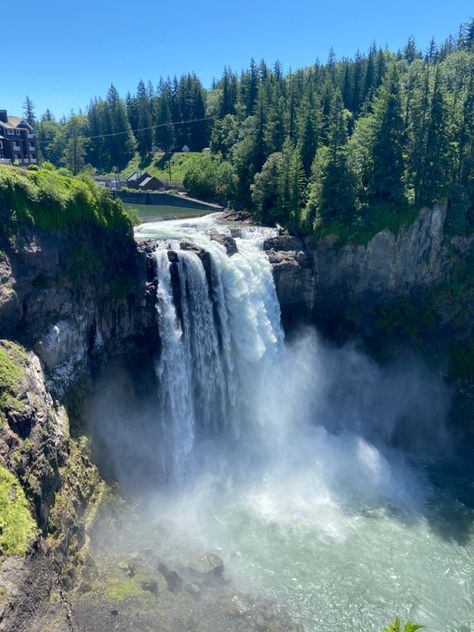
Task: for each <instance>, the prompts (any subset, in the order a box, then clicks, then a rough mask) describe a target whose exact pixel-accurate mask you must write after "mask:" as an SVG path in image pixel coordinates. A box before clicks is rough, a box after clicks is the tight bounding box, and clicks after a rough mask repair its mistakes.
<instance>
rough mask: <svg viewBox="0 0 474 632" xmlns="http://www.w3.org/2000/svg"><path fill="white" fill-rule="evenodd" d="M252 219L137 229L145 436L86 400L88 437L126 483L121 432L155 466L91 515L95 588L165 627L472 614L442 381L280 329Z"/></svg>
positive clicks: (459, 459)
mask: <svg viewBox="0 0 474 632" xmlns="http://www.w3.org/2000/svg"><path fill="white" fill-rule="evenodd" d="M268 231H271V229H259V228H257V227H255V228H245V229H239V228H236V227H232V228H229V227H226V226H225V225H223V224H221V223H220V221H219V217H218V216H207V217H205V218H200V219H193V220H186V221H173V222H166V223H158V222H157V223H155V224H144V225H142V226H140V227H138V228H137V229H136V234H137V238H139V239H147V240H157V248H156V251H155V261H156V274H157V279H158V284H157V298H156V301H157V303H156V304H157V313H158V326H159V332H160V351H159V355H158V357H157V358H156V359H155V366H154V369H155V375H156V393H153V398H152V399H153V406H152V412H151V413H150V414H149V415H148V417H149V423H150V424H154V425H155V426H156V428H157V433H158V434H157V440H156V441H157V443H156V445H150V443H151V442H150V441H149V440H143V441H142V442H141V441H140V437H138V436H134V437H133V440H132V439H131V438H130V423H131V422H130V419H129V418H128V417H127V419H126V420H123V421H119V420H112V421H113V426H111V428H113V432H110V431H109V430H110V428H108V427H107V425H104V424H105V422H104V419H103V417H101V418H100V425H101V428H102V429H104V428H105V430H106V431H107V432H104V433H103V434H102V435H101V441H102V442H103V443H104V444H105V445H106V447H107V449H108V450H109V452H110V454H113V452H114V450H115V451H116V455H117V463H118V464H119V465H118V466H117V469H116V472H115V476H116V479H117V481H118V483H119V485H122V486H123V488H124V489H126V488H127V486H129V484H130V482H131V481H132V479H134V477H135V479H136V480H134V481H133V482H134V483H135V484H134V485H133V488H134V489H135V490H136V489H139V488H140V484H141V479H140V469H139V468H137V469H136V470H134V468H133V467H132V466H130V467H127V468H121V467H120V464H121V463H122V462H123V454H124V450H125V451H126V449H127V446H128V449H129V450H130V449H131V447H130V446H131V445H133V451H134V454H135V455H137V456H138V460H140V465H143V464H144V463H145V462H147V461H152V460H153V459H159V460H160V461H161V464H162V470H163V472H164V476H165V477H166V479H167V481H168V482H167V483H166V484H163V483H162V484H158V483H157V484H156V486H155V489H150V487H152V488H153V486H150V484H149V483H150V481H149V480H148V481H147V483H148V484H147V486H146V491H143V494H138V493H135V495H134V496H133V500H132V498H131V497H130V496H128V497H127V496H126V497H125V498H126V500H122V501H120V502H118V501H117V502H115V503H111V505H109V507H108V508H106V509H105V510H104V513H103V515H102V517H101V518H100V519H99V520H98V521H97V524H96V526H95V528H94V533H93V538H92V544H93V547H92V550H93V554H94V557H95V560H96V563H97V567H98V569H99V578H100V580H99V587H100V590H99V592H100V591H102V593H101V594H103V595H105V597H106V599H109V601H107V604H110V603H111V602H110V599H112V600H113V599H116V601H118V602H119V603H120V604H122V605H120V606H117V611H118V612H120V611H121V609H122V608H124V609H125V606H123V604H129V605H130V604H134V603H136V604H140V603H141V604H142V606H143V607H142V610H143V612H144V613H145V614H146V613H147V612H148V613H151V612H152V611H153V612H154V614H150V617H151V619H150V620H147V621H146V622H145V623H146V625H152V623H153V621H154V622H155V624H156V623H157V622H158V621H160V622H161V624H162V626H163V629H164V630H168V629H169V630H178V629H180V630H181V629H183V630H187V629H189V630H213V632H216V631H217V630H221V629H222V630H275V631H276V630H280V629H282V630H283V629H285V630H292V629H295V630H296V629H298V627H297V626H302V628H303V629H305V630H307V631H310V632H319V631H322V630H324V632H341V631H345V630H348V631H349V630H351V631H361V632H362V631H364V632H377V631H380V630H382V629H383V628H384V627H385V626H386V625H388V624H389V623H390V622H391V621H393V620H394V619H395V617H397V616H398V617H400V618H401V619H402V620H407V619H411V620H413V621H415V622H417V623H420V624H423V625H425V626H426V627H427V630H429V631H430V632H448V631H449V632H469V631H472V630H473V629H474V527H473V525H474V482H473V481H474V471H473V470H474V468H473V465H472V463H473V460H472V451H469V450H468V449H467V448H466V452H465V453H464V454H462V455H460V454H459V453H458V452H456V450H455V449H454V448H453V446H452V444H451V441H450V438H449V434H448V432H447V430H446V427H445V424H444V421H445V416H446V411H447V409H448V407H449V397H450V393H449V389H448V388H447V387H446V386H445V385H444V383H443V381H442V379H441V377H440V376H439V375H437V374H434V373H432V371H431V370H430V369H429V368H427V367H426V366H425V365H424V364H423V362H422V361H421V360H420V359H419V358H417V357H415V356H413V357H412V356H410V357H403V360H400V359H398V360H394V362H393V363H391V364H390V363H389V364H386V365H384V366H380V365H378V364H377V363H376V362H375V361H374V360H373V359H371V358H369V357H367V356H366V355H364V354H363V353H362V352H361V351H360V350H359V349H358V347H357V345H356V344H354V343H348V344H346V345H344V346H343V347H335V346H334V345H332V344H330V343H328V342H327V341H325V340H323V339H322V338H321V337H320V336H319V335H318V334H317V333H316V332H315V331H314V330H312V329H310V328H309V329H308V328H307V329H304V330H301V331H299V332H294V333H293V335H292V337H291V340H290V341H287V340H285V335H284V332H283V331H282V328H281V325H280V318H279V305H278V300H277V298H276V293H275V288H274V285H273V279H272V271H271V266H270V264H269V262H268V260H267V258H266V255H265V253H264V252H263V250H262V242H263V238H264V237H265V236H268V235H269V234H272V233H271V232H268ZM213 232H220V233H222V234H224V235H226V236H231V237H232V238H233V239H234V240H235V244H236V247H237V252H235V253H233V254H232V255H230V254H229V253H228V252H227V250H226V248H225V246H224V245H223V244H222V243H220V242H219V241H215V240H212V239H211V237H212V233H213ZM184 242H185V243H186V244H187V245H186V246H185V247H184V249H183V248H182V246H181V244H182V243H184ZM189 243H191V244H193V245H194V246H195V248H193V247H189ZM203 253H206V254H205V255H204V254H203ZM148 417H147V419H148ZM132 421H133V420H132ZM122 436H123V437H124V439H123V441H121V437H122ZM118 446H120V450H119V447H118ZM124 470H126V471H124ZM143 487H144V488H145V486H143ZM202 556H211V557H207V558H206V559H205V561H206V563H210V564H211V567H212V568H211V571H212V572H211V576H212V582H211V583H210V584H207V583H206V581H207V580H206V581H205V580H204V579H203V576H206V572H204V574H203V572H202V571H196V563H195V562H193V560H196V559H201V562H202ZM212 556H214V557H212ZM217 560H221V562H222V566H223V569H221V570H218V571H216V574H215V575H214V574H212V573H214V571H213V570H212V569H216V568H217V567H219V568H220V566H221V564H220V562H218V561H217ZM160 564H161V566H160ZM213 565H214V566H213ZM193 568H194V570H193ZM160 569H161V570H160ZM193 572H195V573H196V572H197V573H198V574H197V575H194V579H193V575H192V573H193ZM173 573H175V574H173ZM199 573H201V575H199ZM196 577H198V579H196ZM137 578H138V579H137ZM177 578H179V579H177ZM137 581H138V584H137ZM170 581H171V582H177V583H178V584H179V588H176V591H174V590H173V589H172V587H170V586H171V585H170ZM134 582H135V583H134ZM180 582H181V583H180ZM216 582H217V583H216ZM173 585H177V584H173ZM193 586H194V587H193ZM173 592H176V595H178V594H179V595H180V597H179V598H177V599H179V600H181V601H179V604H180V605H179V607H178V606H173V605H170V604H171V601H169V600H170V599H171V596H170V595H171V593H173ZM142 593H147V594H142ZM150 593H153V594H154V593H156V595H154V597H153V598H152V597H150ZM88 594H89V596H88V597H87V598H85V599H86V600H87V599H89V602H88V604H89V605H88V607H89V608H90V607H91V605H90V604H91V601H90V600H91V599H92V600H93V599H94V592H93V591H92V593H88ZM160 595H162V598H163V601H162V603H161V606H159V604H160ZM155 598H156V599H158V601H156V600H155V601H153V599H155ZM80 599H82V597H81V598H80ZM134 599H135V601H133V600H134ZM127 600H128V601H127ZM130 600H131V601H130ZM167 600H168V601H167ZM173 603H175V604H176V603H177V602H173ZM196 604H200V605H199V606H197V605H196ZM275 604H278V606H279V607H280V608H281V610H278V608H277V607H276V606H275ZM107 607H109V605H108V606H107ZM160 607H161V610H160V612H157V611H156V612H155V611H154V610H153V609H154V608H158V609H159V608H160ZM84 608H85V609H84V612H87V607H86V606H84ZM173 608H177V610H176V612H175V615H173ZM213 608H214V610H213ZM109 609H110V608H109ZM143 612H142V613H141V615H140V616H142V615H143ZM285 612H286V613H288V615H289V617H290V618H291V620H292V621H293V622H294V624H293V623H291V622H290V619H288V618H286V617H287V615H286V614H285ZM272 613H273V614H272ZM84 616H85V618H87V615H86V614H85V615H84ZM107 616H108V615H107ZM110 616H112V615H110ZM113 616H115V617H119V616H120V615H119V614H117V615H113ZM124 616H125V615H124ZM129 616H131V615H129ZM173 616H175V619H173ZM153 617H155V618H153ZM150 621H151V622H152V623H150ZM177 621H179V623H176V622H177ZM145 623H143V629H146V627H145ZM292 625H295V626H296V627H291V626H292ZM167 626H168V627H167ZM170 626H171V627H170ZM173 626H175V627H173ZM180 626H181V627H180ZM272 626H273V627H272ZM285 626H286V627H285ZM84 629H85V630H87V629H88V628H87V627H84ZM104 629H106V628H104ZM111 629H112V628H111ZM120 629H122V628H120ZM123 629H128V628H123ZM153 629H154V628H153ZM160 629H161V628H160Z"/></svg>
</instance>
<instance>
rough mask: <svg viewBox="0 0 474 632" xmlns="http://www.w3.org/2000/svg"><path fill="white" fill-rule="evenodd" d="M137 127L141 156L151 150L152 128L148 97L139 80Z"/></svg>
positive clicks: (136, 132)
mask: <svg viewBox="0 0 474 632" xmlns="http://www.w3.org/2000/svg"><path fill="white" fill-rule="evenodd" d="M137 106H138V127H137V129H136V131H135V136H136V139H137V149H138V152H139V154H140V156H142V158H143V157H144V156H146V155H148V154H149V153H150V152H151V149H152V146H153V136H154V130H153V129H152V124H151V112H150V99H149V97H148V94H147V91H146V88H145V84H144V82H143V81H140V82H139V84H138V88H137Z"/></svg>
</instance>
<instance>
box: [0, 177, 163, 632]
mask: <svg viewBox="0 0 474 632" xmlns="http://www.w3.org/2000/svg"><path fill="white" fill-rule="evenodd" d="M147 296H148V294H147V284H146V255H145V253H143V254H142V253H141V252H140V251H139V250H137V247H136V244H135V242H134V239H133V233H132V229H131V226H130V223H129V221H128V219H127V218H126V216H125V215H124V214H123V211H122V209H121V207H120V205H117V204H116V203H115V202H114V201H113V200H112V199H111V198H110V197H109V196H108V195H107V194H106V192H105V191H101V190H99V189H97V188H96V187H95V185H94V183H92V182H88V181H87V180H85V181H82V180H79V179H77V180H76V179H73V178H70V177H67V176H61V175H59V174H57V173H56V172H52V173H49V172H43V171H40V172H32V173H29V172H24V171H21V170H14V169H11V168H1V169H0V468H5V469H6V471H8V472H10V474H9V476H13V477H14V479H13V480H14V481H15V482H14V483H13V484H12V485H13V487H15V489H21V490H22V492H21V493H22V494H23V492H24V494H25V496H26V499H27V502H28V507H29V511H30V513H31V520H33V524H36V525H37V531H36V536H35V537H30V536H29V537H28V538H26V539H25V543H24V547H23V548H22V550H21V551H20V554H21V555H22V556H21V557H19V558H12V557H8V548H5V547H7V546H8V542H7V543H6V544H3V545H0V549H1V552H2V553H5V554H6V555H7V557H6V558H5V557H4V558H3V561H2V564H1V565H0V587H1V589H2V599H1V600H0V630H11V631H13V630H15V632H18V631H22V630H25V632H26V630H28V631H30V630H34V629H46V628H47V627H48V625H46V624H45V625H43V624H42V619H41V617H46V619H45V621H46V620H47V621H50V619H51V609H53V610H55V611H57V612H55V613H54V617H56V616H58V617H59V618H62V619H64V626H63V628H61V629H65V630H66V629H69V625H68V623H67V605H66V604H65V602H64V601H63V600H62V599H58V601H57V604H56V605H54V606H53V605H52V602H50V600H49V594H50V592H51V591H52V590H53V591H54V590H59V588H58V582H60V584H59V585H60V586H62V587H64V586H65V587H68V586H71V585H72V583H73V581H74V577H75V576H76V574H77V572H78V570H80V568H81V566H83V565H84V564H86V565H87V555H86V554H85V548H84V544H86V532H85V523H86V519H87V515H88V512H89V510H90V509H91V508H92V507H93V505H94V501H95V500H97V496H98V494H99V493H100V489H101V482H100V477H99V475H98V472H97V470H96V468H95V466H93V465H92V464H91V462H90V460H89V457H88V452H89V450H88V446H87V441H85V440H84V439H82V438H81V439H76V438H74V435H75V434H76V436H77V429H74V428H73V432H72V434H71V431H70V425H71V426H74V425H75V424H76V423H77V419H75V415H74V410H73V408H74V407H73V406H72V404H71V402H70V401H67V400H66V398H65V396H66V395H68V397H69V398H70V394H69V391H70V390H71V387H72V386H73V385H75V384H76V383H77V382H78V380H79V378H81V377H82V376H86V377H87V376H88V375H90V374H91V373H93V372H94V370H95V368H96V367H100V366H101V365H104V364H106V363H108V362H110V361H112V360H114V359H115V358H123V359H125V360H126V359H128V358H130V357H132V356H136V355H140V354H144V355H148V356H149V355H151V354H152V353H153V351H154V346H155V345H156V343H157V329H156V322H155V315H154V312H155V309H154V299H153V298H152V297H150V300H147ZM71 410H72V412H73V414H72V417H71V414H70V412H71ZM74 431H75V432H74ZM0 493H2V491H1V490H0ZM3 493H4V492H3ZM7 496H8V495H7ZM28 533H30V532H28ZM33 612H34V614H35V616H36V619H35V621H33V618H32V613H33ZM48 617H49V618H48ZM54 617H53V618H54Z"/></svg>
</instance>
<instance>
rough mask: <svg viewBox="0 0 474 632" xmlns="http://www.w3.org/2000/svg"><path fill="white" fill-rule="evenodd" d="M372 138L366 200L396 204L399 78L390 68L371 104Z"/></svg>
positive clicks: (399, 191)
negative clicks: (367, 198) (368, 198)
mask: <svg viewBox="0 0 474 632" xmlns="http://www.w3.org/2000/svg"><path fill="white" fill-rule="evenodd" d="M373 110H374V111H373V115H372V114H371V115H370V116H373V134H372V138H371V147H370V161H369V164H367V168H366V173H365V184H366V187H367V193H368V195H369V197H370V198H373V199H375V200H379V201H390V202H394V203H400V202H401V201H402V200H403V184H402V178H403V172H404V158H403V139H404V122H403V116H402V100H401V88H400V77H399V73H398V70H397V67H396V66H395V65H393V66H392V67H391V69H390V71H389V73H388V75H387V76H386V78H385V81H384V83H383V84H382V86H381V88H380V89H379V93H378V95H377V97H376V99H375V101H374V104H373Z"/></svg>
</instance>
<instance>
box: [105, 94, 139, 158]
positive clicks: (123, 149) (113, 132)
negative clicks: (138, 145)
mask: <svg viewBox="0 0 474 632" xmlns="http://www.w3.org/2000/svg"><path fill="white" fill-rule="evenodd" d="M103 120H104V122H103V131H104V134H105V137H104V154H105V155H107V159H108V166H109V167H117V168H119V169H121V168H123V167H124V166H125V165H126V164H127V162H128V161H129V160H130V159H131V158H132V157H133V155H134V153H135V139H134V137H133V134H132V130H131V127H130V123H129V122H128V118H127V113H126V110H125V104H124V102H123V101H122V99H121V98H120V95H119V93H118V91H117V88H116V87H115V86H114V85H113V84H112V85H111V86H110V88H109V90H108V92H107V98H106V101H105V107H104V117H103ZM107 134H108V136H107Z"/></svg>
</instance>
